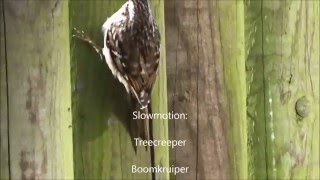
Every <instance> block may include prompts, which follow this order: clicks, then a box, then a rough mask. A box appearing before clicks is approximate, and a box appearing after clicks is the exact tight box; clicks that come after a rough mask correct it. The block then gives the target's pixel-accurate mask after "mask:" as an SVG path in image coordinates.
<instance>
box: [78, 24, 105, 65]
mask: <svg viewBox="0 0 320 180" xmlns="http://www.w3.org/2000/svg"><path fill="white" fill-rule="evenodd" d="M73 30H74V32H75V34H73V35H72V37H76V38H78V39H80V40H82V41H84V42H87V43H88V44H89V45H90V46H91V47H93V49H94V50H95V51H96V52H97V53H98V54H99V56H100V59H101V60H103V54H102V48H101V47H100V46H99V45H97V44H96V43H95V42H93V41H92V39H91V38H90V37H89V36H88V35H86V34H85V33H84V31H80V30H78V29H77V28H73Z"/></svg>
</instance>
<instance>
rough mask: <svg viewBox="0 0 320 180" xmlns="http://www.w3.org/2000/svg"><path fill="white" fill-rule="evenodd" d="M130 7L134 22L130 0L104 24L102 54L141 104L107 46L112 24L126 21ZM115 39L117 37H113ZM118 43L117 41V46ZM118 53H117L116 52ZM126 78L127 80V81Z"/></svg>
mask: <svg viewBox="0 0 320 180" xmlns="http://www.w3.org/2000/svg"><path fill="white" fill-rule="evenodd" d="M127 7H128V11H129V21H132V20H133V17H134V9H133V8H134V6H133V2H132V1H131V0H129V1H128V2H126V3H125V4H123V5H122V7H121V8H120V9H119V10H118V11H117V12H115V13H114V14H113V15H112V16H111V17H109V18H108V19H107V20H106V21H105V22H104V24H103V26H102V30H103V34H104V47H103V49H102V53H103V55H104V57H105V59H106V62H107V64H108V66H109V68H110V70H111V72H112V74H113V75H114V76H115V77H116V78H117V79H118V80H119V81H120V82H121V83H122V84H123V85H124V86H125V88H126V90H127V92H128V93H130V90H131V92H133V93H134V95H135V96H136V98H137V100H138V101H139V103H140V104H141V102H140V100H139V97H138V94H137V93H136V92H135V90H134V89H133V88H132V87H131V86H130V84H129V83H128V78H126V77H125V76H122V75H121V73H120V72H119V71H118V70H117V68H116V66H115V64H114V62H113V61H112V59H111V55H110V49H109V48H108V47H107V45H106V38H107V33H108V31H109V29H110V27H111V24H120V23H121V22H123V21H125V20H126V18H127V17H126V16H124V15H123V14H126V13H124V12H125V11H126V8H127ZM113 38H115V37H113ZM117 43H118V42H117V41H116V44H117ZM115 53H116V52H115ZM116 56H120V55H119V54H117V53H116ZM125 78H126V79H125ZM146 107H147V106H142V108H141V109H144V108H146Z"/></svg>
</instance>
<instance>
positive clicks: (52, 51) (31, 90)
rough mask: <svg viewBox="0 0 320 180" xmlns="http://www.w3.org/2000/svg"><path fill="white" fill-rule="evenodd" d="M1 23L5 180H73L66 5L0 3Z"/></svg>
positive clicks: (48, 2)
mask: <svg viewBox="0 0 320 180" xmlns="http://www.w3.org/2000/svg"><path fill="white" fill-rule="evenodd" d="M1 22H2V21H1ZM4 22H5V35H6V41H5V47H6V54H7V56H6V61H7V75H8V77H7V79H8V82H7V86H8V94H7V98H8V114H7V117H8V118H9V119H8V121H9V130H8V131H9V149H10V153H9V155H10V156H9V161H10V178H11V179H72V178H73V164H72V162H73V160H72V128H70V127H71V112H70V108H71V101H70V99H71V94H70V93H71V92H70V89H71V86H70V64H69V63H70V58H69V55H70V52H69V38H68V37H69V36H68V32H69V31H68V27H69V23H68V1H41V2H40V1H4ZM1 59H2V58H1ZM1 95H2V94H1ZM1 119H2V117H1Z"/></svg>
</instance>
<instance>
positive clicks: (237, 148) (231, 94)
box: [166, 1, 247, 179]
mask: <svg viewBox="0 0 320 180" xmlns="http://www.w3.org/2000/svg"><path fill="white" fill-rule="evenodd" d="M167 8H168V9H167V10H166V12H167V14H166V18H167V21H166V22H167V26H166V27H167V28H168V31H167V39H168V41H167V53H168V56H167V58H168V59H171V60H170V61H168V79H171V82H170V81H169V82H168V86H169V97H170V98H171V100H170V101H169V102H170V103H169V104H170V109H172V110H174V111H176V112H185V113H187V114H188V119H187V120H186V121H183V120H182V121H175V122H174V124H173V126H174V128H172V129H171V130H172V131H173V137H171V138H173V139H187V140H188V142H189V143H190V144H187V146H186V147H182V148H181V149H179V148H177V149H175V150H174V151H173V153H175V156H174V159H175V165H176V166H189V167H190V172H189V173H187V174H179V175H177V176H176V178H177V179H210V178H214V179H224V178H244V179H245V178H247V160H246V158H247V121H246V101H245V100H246V99H245V93H246V90H245V54H244V49H245V47H244V45H245V42H244V15H243V12H244V9H243V8H244V6H243V3H242V2H240V1H173V2H168V4H167ZM191 12H192V13H191ZM173 17H174V18H173ZM234 87H237V88H236V89H235V88H234ZM172 131H171V132H172ZM195 162H197V163H195Z"/></svg>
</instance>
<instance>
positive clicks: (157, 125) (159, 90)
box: [150, 0, 170, 179]
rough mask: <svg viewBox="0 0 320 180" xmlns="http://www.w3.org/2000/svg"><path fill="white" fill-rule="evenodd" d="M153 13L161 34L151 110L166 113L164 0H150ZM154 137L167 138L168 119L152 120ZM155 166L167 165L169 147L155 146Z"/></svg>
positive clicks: (161, 176)
mask: <svg viewBox="0 0 320 180" xmlns="http://www.w3.org/2000/svg"><path fill="white" fill-rule="evenodd" d="M150 4H151V7H152V12H153V15H154V17H155V19H156V21H157V25H158V27H159V31H160V34H161V47H160V48H161V52H160V53H161V57H160V63H161V64H160V66H159V68H160V69H159V75H158V77H157V81H156V83H155V85H154V88H153V91H152V110H153V113H162V114H166V113H168V102H167V71H166V48H165V47H166V36H165V17H164V1H163V0H151V1H150ZM153 122H154V123H153V129H154V131H153V132H154V139H155V140H168V139H169V132H168V119H154V120H153ZM155 166H160V167H167V168H168V167H169V147H167V146H158V147H155ZM156 179H170V176H169V173H166V172H164V173H157V174H156Z"/></svg>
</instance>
